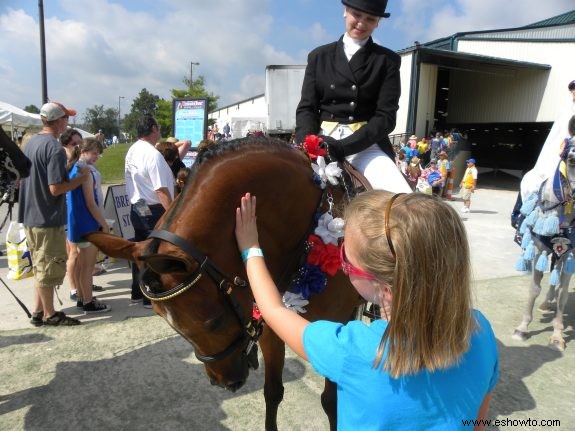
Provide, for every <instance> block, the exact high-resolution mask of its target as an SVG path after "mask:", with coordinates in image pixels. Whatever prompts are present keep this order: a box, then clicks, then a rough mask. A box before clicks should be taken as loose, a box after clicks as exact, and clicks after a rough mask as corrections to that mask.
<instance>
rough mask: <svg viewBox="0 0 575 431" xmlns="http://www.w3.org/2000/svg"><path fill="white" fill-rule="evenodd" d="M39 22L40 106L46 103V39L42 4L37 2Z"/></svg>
mask: <svg viewBox="0 0 575 431" xmlns="http://www.w3.org/2000/svg"><path fill="white" fill-rule="evenodd" d="M38 15H39V18H38V21H39V22H40V69H41V75H42V104H44V103H48V78H47V77H46V37H45V32H44V2H43V1H42V0H38Z"/></svg>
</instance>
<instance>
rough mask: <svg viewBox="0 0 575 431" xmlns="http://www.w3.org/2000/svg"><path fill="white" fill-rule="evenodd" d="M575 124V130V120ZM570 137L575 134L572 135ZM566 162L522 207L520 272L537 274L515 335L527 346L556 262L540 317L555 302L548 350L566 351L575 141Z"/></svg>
mask: <svg viewBox="0 0 575 431" xmlns="http://www.w3.org/2000/svg"><path fill="white" fill-rule="evenodd" d="M573 118H574V120H573V121H572V123H573V126H574V127H575V116H574V117H573ZM570 134H571V136H573V134H575V130H573V131H570ZM564 144H565V145H564V148H563V151H562V154H561V160H560V162H559V164H558V166H557V169H556V171H555V173H554V174H553V175H552V176H550V177H549V178H547V179H546V180H544V181H543V183H542V184H541V186H540V188H539V192H538V193H534V194H533V195H531V196H529V198H528V199H527V200H526V201H525V202H524V203H523V206H522V207H521V214H522V215H523V216H524V217H525V218H524V220H523V222H522V223H521V227H520V228H519V234H520V235H521V236H522V240H521V247H522V248H523V254H522V256H520V258H519V261H518V265H517V269H519V270H527V269H530V268H529V267H532V268H533V277H532V280H531V285H530V289H529V299H528V301H527V305H526V308H525V312H524V315H523V320H522V322H521V324H520V325H519V326H517V328H515V331H514V333H513V338H515V339H518V340H522V341H524V340H525V339H526V338H527V337H528V326H529V324H530V323H531V321H532V320H533V306H534V304H535V299H536V298H537V297H538V296H539V294H540V293H541V279H542V278H543V273H544V272H545V271H546V270H547V268H548V266H549V262H548V260H549V257H551V274H550V280H549V283H550V286H551V287H550V289H549V291H548V292H547V295H546V298H545V300H544V302H543V303H542V304H541V305H540V306H539V309H540V310H541V311H551V310H552V308H553V304H552V303H553V302H556V304H555V306H556V312H555V318H554V319H553V334H552V335H551V337H550V339H549V346H550V347H552V348H554V349H556V350H559V351H563V350H565V340H564V339H563V330H564V325H563V312H564V311H565V305H566V303H567V298H568V294H569V282H570V280H571V277H572V275H573V273H575V257H574V254H575V223H574V221H575V207H574V205H573V204H574V203H575V138H571V139H570V140H569V139H566V140H565V142H564Z"/></svg>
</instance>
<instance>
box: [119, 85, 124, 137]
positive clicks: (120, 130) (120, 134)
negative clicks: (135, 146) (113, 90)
mask: <svg viewBox="0 0 575 431" xmlns="http://www.w3.org/2000/svg"><path fill="white" fill-rule="evenodd" d="M122 99H125V97H124V96H118V141H120V140H121V139H122V129H120V108H121V105H120V102H121V101H122Z"/></svg>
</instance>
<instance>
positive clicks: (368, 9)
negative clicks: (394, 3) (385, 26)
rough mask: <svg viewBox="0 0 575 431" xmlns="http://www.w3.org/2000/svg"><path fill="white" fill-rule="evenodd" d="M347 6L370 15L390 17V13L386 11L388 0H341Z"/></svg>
mask: <svg viewBox="0 0 575 431" xmlns="http://www.w3.org/2000/svg"><path fill="white" fill-rule="evenodd" d="M341 2H342V3H343V4H344V5H345V6H349V7H351V8H354V9H357V10H359V11H362V12H365V13H368V14H370V15H375V16H380V17H382V18H389V16H390V14H389V13H386V12H385V8H386V7H387V0H341Z"/></svg>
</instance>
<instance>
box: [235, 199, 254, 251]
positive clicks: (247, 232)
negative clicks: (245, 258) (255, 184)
mask: <svg viewBox="0 0 575 431" xmlns="http://www.w3.org/2000/svg"><path fill="white" fill-rule="evenodd" d="M236 241H237V242H238V248H239V250H240V252H242V251H244V250H246V249H248V248H259V242H258V227H257V224H256V197H255V196H252V195H251V194H250V193H246V194H245V195H244V196H242V199H241V202H240V207H239V208H236Z"/></svg>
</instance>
